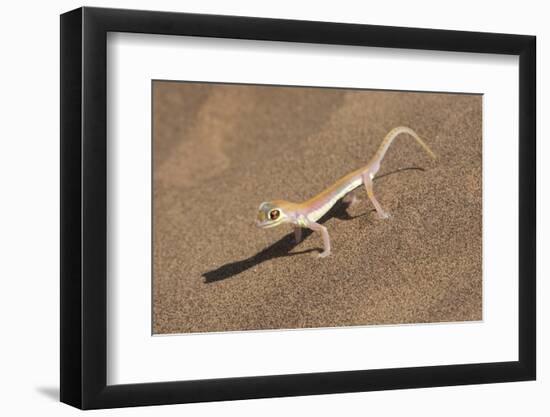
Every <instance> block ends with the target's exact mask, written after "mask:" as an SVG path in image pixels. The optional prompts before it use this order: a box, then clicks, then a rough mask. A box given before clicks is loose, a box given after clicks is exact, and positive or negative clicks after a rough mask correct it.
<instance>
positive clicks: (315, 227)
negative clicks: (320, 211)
mask: <svg viewBox="0 0 550 417" xmlns="http://www.w3.org/2000/svg"><path fill="white" fill-rule="evenodd" d="M307 227H309V228H310V229H311V230H313V231H315V232H319V233H321V236H322V237H323V246H324V250H323V252H321V253H320V254H319V258H325V257H327V256H329V255H330V237H329V235H328V231H327V228H326V227H325V226H323V225H322V224H319V223H316V222H312V221H310V222H308V224H307Z"/></svg>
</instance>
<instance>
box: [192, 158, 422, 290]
mask: <svg viewBox="0 0 550 417" xmlns="http://www.w3.org/2000/svg"><path fill="white" fill-rule="evenodd" d="M409 170H418V171H424V168H420V167H408V168H401V169H397V170H395V171H391V172H388V173H385V174H382V175H379V176H378V177H376V178H375V179H374V181H376V180H379V179H381V178H383V177H387V176H390V175H392V174H396V173H399V172H403V171H409ZM348 206H349V204H346V203H340V204H336V205H335V206H334V207H333V208H332V209H330V210H329V211H328V213H327V214H325V215H324V216H323V217H322V218H321V219H320V221H319V223H321V224H322V223H325V222H326V221H327V220H328V219H330V218H333V217H334V218H337V219H340V220H353V219H356V218H358V217H363V216H366V215H368V214H369V213H370V212H371V211H375V209H374V208H372V209H369V210H368V211H367V212H365V213H363V214H359V215H356V216H351V215H350V214H349V213H348V212H347V211H346V209H347V208H348ZM312 233H313V231H312V230H310V229H303V230H302V241H304V240H305V239H307V238H308V236H310V235H311V234H312ZM298 245H299V243H296V241H295V239H294V232H291V233H289V234H287V235H286V236H284V237H283V238H281V239H279V240H278V241H276V242H275V243H273V244H271V245H270V246H268V247H266V248H265V249H263V250H261V251H260V252H258V253H256V254H255V255H253V256H251V257H250V258H246V259H242V260H240V261H235V262H230V263H227V264H225V265H222V266H220V267H219V268H216V269H213V270H212V271H208V272H205V273H204V274H202V276H203V278H204V283H205V284H210V283H213V282H217V281H222V280H224V279H227V278H231V277H233V276H235V275H238V274H240V273H242V272H244V271H246V270H248V269H250V268H253V267H255V266H256V265H259V264H261V263H262V262H265V261H268V260H270V259H275V258H283V257H289V256H295V255H303V254H305V253H310V252H321V251H322V249H321V248H311V249H306V250H301V251H296V252H291V251H292V250H293V249H294V248H295V247H296V246H298Z"/></svg>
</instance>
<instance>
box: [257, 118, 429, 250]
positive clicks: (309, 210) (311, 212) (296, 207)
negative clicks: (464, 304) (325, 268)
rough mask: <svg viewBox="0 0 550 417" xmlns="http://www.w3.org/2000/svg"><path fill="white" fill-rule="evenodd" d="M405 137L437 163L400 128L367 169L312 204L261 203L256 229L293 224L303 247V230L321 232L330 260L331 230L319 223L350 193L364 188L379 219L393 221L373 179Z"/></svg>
mask: <svg viewBox="0 0 550 417" xmlns="http://www.w3.org/2000/svg"><path fill="white" fill-rule="evenodd" d="M401 133H406V134H408V135H410V136H412V137H413V138H414V139H416V141H417V142H418V143H419V144H420V145H421V146H422V147H423V148H424V150H425V151H426V152H427V153H428V154H429V155H430V156H431V157H432V158H433V159H436V156H435V154H434V153H433V152H432V150H431V149H430V148H429V147H428V145H426V143H424V141H423V140H422V139H420V137H419V136H418V135H417V134H416V133H415V132H414V130H412V129H410V128H408V127H404V126H400V127H396V128H394V129H392V130H390V132H389V133H388V134H387V135H386V137H385V138H384V139H383V140H382V143H381V144H380V146H379V148H378V150H377V151H376V153H375V154H374V156H373V157H372V159H371V160H370V161H369V163H368V164H367V165H365V166H363V167H362V168H359V169H357V170H355V171H353V172H350V173H349V174H348V175H346V176H344V177H342V178H340V179H339V180H338V181H336V182H335V183H334V184H332V185H331V186H329V187H328V188H326V189H325V190H323V191H322V192H320V193H319V194H317V195H316V196H314V197H312V198H310V199H309V200H306V201H304V202H303V203H292V202H290V201H286V200H272V201H264V202H263V203H261V204H260V207H259V208H258V214H257V218H256V226H257V227H259V228H261V229H268V228H272V227H276V226H280V225H282V224H291V225H292V226H293V227H294V237H295V240H296V243H300V241H301V240H302V228H308V229H311V230H313V231H314V232H319V233H320V234H321V237H322V239H323V251H322V252H321V253H319V254H318V256H319V257H321V258H324V257H327V256H329V255H330V252H331V249H330V237H329V234H328V231H327V228H326V227H325V226H323V225H322V224H320V223H318V220H319V219H320V218H321V217H323V216H324V215H325V214H326V213H327V212H328V211H329V210H330V209H331V208H332V207H333V206H334V205H335V204H336V203H337V202H338V201H339V200H340V199H344V200H345V201H349V200H347V199H348V198H349V193H350V192H352V191H353V190H355V189H356V188H358V187H360V186H361V185H364V186H365V189H366V191H367V196H368V197H369V199H370V201H371V202H372V204H373V205H374V208H375V209H376V212H377V214H378V217H379V218H381V219H385V218H388V217H389V213H388V212H386V211H384V209H383V208H382V206H381V205H380V203H379V202H378V200H377V199H376V197H375V196H374V191H373V179H374V177H375V176H376V174H377V172H378V170H379V169H380V163H381V162H382V160H383V159H384V155H386V152H387V150H388V148H389V147H390V145H391V144H392V142H393V140H394V139H395V138H396V137H397V136H399V135H400V134H401ZM355 201H356V197H353V199H351V201H350V202H351V204H353V203H355Z"/></svg>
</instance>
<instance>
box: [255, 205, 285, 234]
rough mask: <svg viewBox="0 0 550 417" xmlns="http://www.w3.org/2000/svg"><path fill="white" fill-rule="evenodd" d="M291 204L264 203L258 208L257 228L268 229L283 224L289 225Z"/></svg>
mask: <svg viewBox="0 0 550 417" xmlns="http://www.w3.org/2000/svg"><path fill="white" fill-rule="evenodd" d="M291 204H292V203H289V202H288V201H284V200H274V201H265V202H263V203H262V204H260V207H259V208H258V216H257V217H256V226H258V227H259V228H261V229H268V228H270V227H275V226H279V225H280V224H283V223H289V222H290V221H291V217H290V213H289V211H290V206H291Z"/></svg>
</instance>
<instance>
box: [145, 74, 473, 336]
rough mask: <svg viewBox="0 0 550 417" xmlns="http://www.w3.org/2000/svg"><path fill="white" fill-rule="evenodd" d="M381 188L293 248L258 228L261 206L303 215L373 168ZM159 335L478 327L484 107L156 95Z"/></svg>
mask: <svg viewBox="0 0 550 417" xmlns="http://www.w3.org/2000/svg"><path fill="white" fill-rule="evenodd" d="M399 125H405V126H409V127H411V128H412V129H414V130H415V131H416V132H417V133H418V134H419V135H420V136H421V137H423V138H424V139H425V141H426V142H427V143H428V144H429V145H430V146H431V148H432V149H433V150H434V152H435V153H436V154H437V155H438V159H437V161H435V162H434V161H432V160H431V159H430V158H429V157H428V156H427V155H426V154H425V153H424V151H423V150H422V148H421V147H420V146H418V144H416V143H415V142H414V140H412V138H411V137H407V136H405V135H403V136H402V137H399V138H397V139H396V140H395V142H394V143H393V145H392V147H391V148H390V150H389V151H388V153H387V155H386V158H385V159H384V161H383V163H382V167H381V170H380V172H379V176H378V178H377V179H376V180H375V183H374V190H375V194H376V196H377V198H378V200H379V201H380V203H381V204H382V206H383V207H384V208H385V209H386V210H387V211H389V212H390V213H391V218H389V219H386V220H381V219H378V218H377V216H376V213H375V211H374V208H373V206H372V204H371V203H370V201H368V199H367V197H366V193H365V191H364V190H363V189H359V190H358V191H357V196H358V197H359V199H360V202H359V203H358V204H357V205H355V206H353V207H351V208H347V207H346V206H345V204H343V203H341V204H338V205H337V206H336V207H335V208H334V210H332V211H331V213H330V214H329V216H327V217H325V218H324V219H323V220H322V222H323V223H324V225H325V226H326V227H327V228H328V231H329V234H330V237H331V242H332V255H331V256H329V257H328V258H324V259H319V258H317V257H316V255H317V254H318V253H319V251H320V249H321V248H322V240H321V237H320V236H319V235H318V234H317V233H306V234H305V239H304V241H303V242H302V243H300V244H298V245H295V243H294V240H293V235H292V229H291V227H290V226H281V227H279V228H274V229H270V230H261V229H258V228H256V227H255V225H254V220H255V217H256V210H257V208H258V206H259V204H260V203H261V202H262V201H266V200H273V199H286V200H290V201H296V202H299V201H303V200H305V199H307V198H309V197H311V196H313V195H315V194H317V193H318V192H320V191H321V190H323V189H324V188H325V187H327V186H328V185H330V184H331V183H332V182H334V181H336V180H337V179H338V178H340V177H341V176H343V175H345V174H347V173H348V172H350V171H352V170H354V169H357V168H359V167H361V166H363V165H364V164H365V163H367V162H368V160H369V159H370V157H371V156H372V155H373V154H374V152H375V150H376V149H377V147H378V145H379V144H380V142H381V140H382V139H383V137H384V136H385V135H386V133H387V132H388V131H389V130H390V129H392V128H393V127H395V126H399ZM153 152H154V156H153V162H154V168H153V184H154V189H153V195H154V201H153V222H154V223H153V227H154V231H153V332H154V333H156V334H158V333H187V332H214V331H215V332H217V331H238V330H240V331H242V330H259V329H294V328H308V327H335V326H355V325H374V324H402V323H434V322H460V321H471V320H481V319H482V266H481V265H482V167H481V156H482V96H480V95H466V94H432V93H429V94H427V93H408V92H387V91H369V90H342V89H315V88H292V87H284V88H283V87H269V86H242V85H216V84H200V83H178V82H160V81H155V82H154V86H153Z"/></svg>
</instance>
